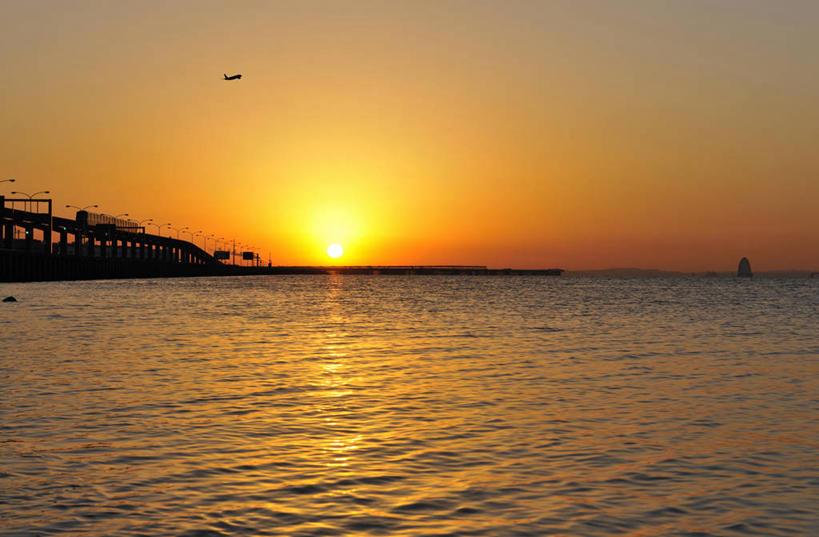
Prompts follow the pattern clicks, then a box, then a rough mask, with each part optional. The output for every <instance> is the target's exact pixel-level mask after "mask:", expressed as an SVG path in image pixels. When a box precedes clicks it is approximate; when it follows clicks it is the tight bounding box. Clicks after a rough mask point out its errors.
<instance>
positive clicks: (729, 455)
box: [0, 276, 819, 537]
mask: <svg viewBox="0 0 819 537" xmlns="http://www.w3.org/2000/svg"><path fill="white" fill-rule="evenodd" d="M0 294H2V295H3V296H5V295H9V294H13V295H15V296H17V298H18V299H19V300H20V302H18V303H16V304H2V305H0V306H2V307H0V348H1V349H3V350H2V357H0V533H2V534H3V535H4V536H18V535H19V536H34V535H55V534H61V533H62V534H66V535H78V536H107V535H134V536H135V535H184V536H214V537H216V536H235V535H292V536H317V535H398V536H420V535H434V536H439V535H440V536H442V535H464V536H466V535H474V536H478V535H486V536H507V535H509V536H511V535H562V536H580V535H584V536H585V535H588V536H609V535H630V536H635V537H636V536H665V535H692V536H693V535H698V536H706V535H726V536H733V535H773V536H778V535H782V536H792V535H816V531H817V528H819V515H817V505H819V464H818V463H819V456H817V453H819V451H817V443H819V442H817V439H819V427H818V426H817V421H818V419H819V380H817V373H818V372H819V323H817V318H818V317H817V313H819V312H818V311H817V309H819V306H817V304H819V281H816V280H786V279H782V280H761V279H755V280H750V281H749V280H735V279H721V278H717V279H704V278H662V279H603V278H567V277H564V278H544V277H482V276H475V277H470V276H458V277H445V276H395V277H393V276H273V277H270V276H261V277H237V278H190V279H157V280H126V281H100V282H70V283H68V282H67V283H35V284H4V285H2V287H0Z"/></svg>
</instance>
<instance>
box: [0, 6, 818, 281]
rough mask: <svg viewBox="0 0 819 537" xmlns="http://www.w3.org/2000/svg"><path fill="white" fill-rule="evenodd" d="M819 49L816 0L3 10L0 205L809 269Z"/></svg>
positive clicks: (472, 254)
mask: <svg viewBox="0 0 819 537" xmlns="http://www.w3.org/2000/svg"><path fill="white" fill-rule="evenodd" d="M817 51H819V2H812V1H811V2H799V1H789V2H773V1H770V2H759V1H751V0H742V1H714V2H707V1H679V2H671V1H657V0H654V1H642V2H637V1H610V2H583V1H580V2H577V1H572V2H546V1H542V2H510V1H503V2H501V1H497V2H480V1H462V2H449V1H435V2H421V1H412V2H353V1H350V2H308V1H297V2H296V1H294V2H235V3H234V2H230V3H228V2H224V3H222V2H206V1H196V2H172V1H171V2H167V1H162V2H148V1H142V2H102V1H100V2H80V1H77V2H63V1H54V2H33V1H26V2H10V1H7V0H0V64H1V65H2V74H0V76H2V85H0V107H2V108H0V178H6V177H13V178H16V179H17V182H16V183H15V184H14V185H9V184H8V183H4V184H0V193H5V194H8V192H9V191H10V190H22V191H26V192H29V193H31V192H34V191H37V190H43V189H49V190H51V192H52V197H53V198H54V199H55V203H56V205H57V206H58V207H63V206H64V205H65V204H75V205H86V204H92V203H96V204H99V205H100V210H101V211H103V212H106V213H111V214H115V213H124V212H128V213H130V214H132V215H135V216H138V217H139V218H154V219H155V220H156V221H157V222H161V223H165V222H171V223H173V224H174V225H175V226H177V227H179V226H189V227H190V228H191V229H193V230H204V231H206V232H208V233H215V234H217V236H220V237H228V238H231V239H232V238H236V239H237V240H239V241H241V242H243V243H245V244H254V245H256V246H258V247H259V249H260V250H261V253H262V257H263V259H264V260H265V261H266V260H267V255H268V252H270V255H271V258H272V261H273V263H274V264H329V263H330V261H331V260H330V259H329V258H328V257H327V255H326V253H325V250H326V247H327V245H328V244H330V243H332V242H338V243H341V244H342V245H343V246H344V248H345V255H344V256H343V257H342V258H341V259H340V260H339V261H338V262H339V263H341V264H479V265H489V266H492V267H520V268H524V267H539V268H543V267H562V268H566V269H588V268H606V267H616V266H621V267H622V266H640V267H644V268H661V269H672V270H686V271H689V270H691V271H693V270H735V269H736V264H737V261H738V260H739V258H740V257H742V256H748V257H749V258H750V259H751V262H752V266H753V268H754V270H766V269H787V268H806V269H814V270H816V269H819V149H817V142H819V106H817V103H818V102H819V101H817V96H819V54H817ZM223 73H228V74H233V73H242V74H243V76H244V78H243V79H242V80H241V81H236V82H224V81H223V80H221V78H222V74H223ZM57 214H61V215H65V216H68V215H70V214H71V213H70V211H69V210H67V209H58V211H57Z"/></svg>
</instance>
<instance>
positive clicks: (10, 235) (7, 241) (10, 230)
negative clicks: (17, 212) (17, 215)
mask: <svg viewBox="0 0 819 537" xmlns="http://www.w3.org/2000/svg"><path fill="white" fill-rule="evenodd" d="M3 227H4V228H5V229H6V231H5V233H4V236H3V245H4V246H5V247H6V248H8V249H9V250H11V249H12V248H14V224H6V225H5V226H3Z"/></svg>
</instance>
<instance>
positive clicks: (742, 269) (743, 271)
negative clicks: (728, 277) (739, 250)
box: [737, 257, 754, 278]
mask: <svg viewBox="0 0 819 537" xmlns="http://www.w3.org/2000/svg"><path fill="white" fill-rule="evenodd" d="M753 275H754V273H753V272H751V262H750V261H748V258H747V257H743V258H742V259H740V260H739V268H738V269H737V276H738V277H740V278H751V277H753Z"/></svg>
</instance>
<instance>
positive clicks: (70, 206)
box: [65, 204, 99, 211]
mask: <svg viewBox="0 0 819 537" xmlns="http://www.w3.org/2000/svg"><path fill="white" fill-rule="evenodd" d="M91 207H99V205H96V204H95V205H86V206H85V207H77V206H76V205H66V206H65V208H66V209H77V210H78V211H84V210H86V209H90V208H91Z"/></svg>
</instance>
